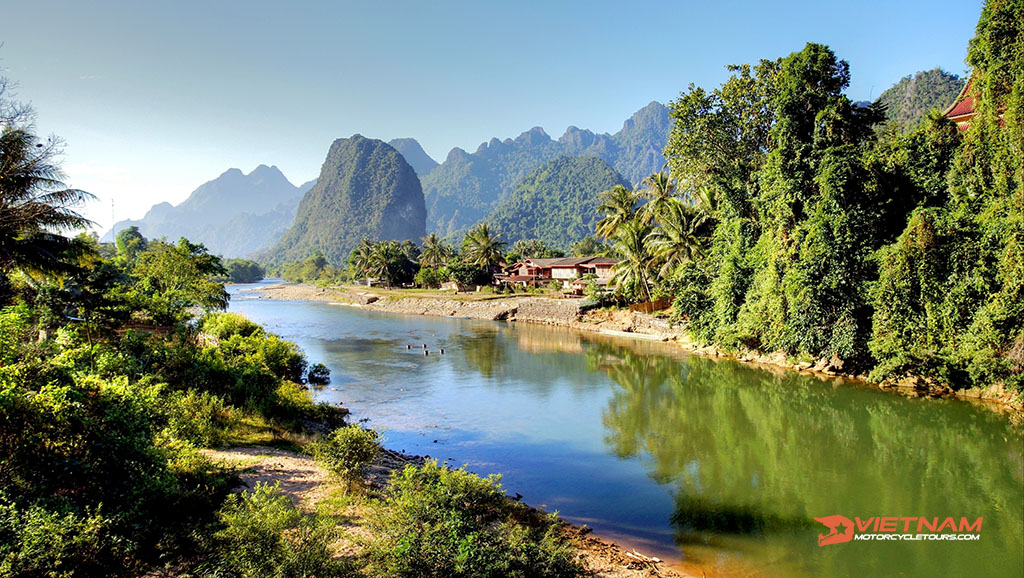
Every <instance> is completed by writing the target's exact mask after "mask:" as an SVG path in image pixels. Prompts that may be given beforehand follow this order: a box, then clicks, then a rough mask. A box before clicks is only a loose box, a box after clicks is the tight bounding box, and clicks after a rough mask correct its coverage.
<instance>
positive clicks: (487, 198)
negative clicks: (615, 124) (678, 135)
mask: <svg viewBox="0 0 1024 578" xmlns="http://www.w3.org/2000/svg"><path fill="white" fill-rule="evenodd" d="M670 128H671V120H670V118H669V116H668V108H667V107H665V105H663V104H661V103H659V102H657V101H652V102H651V103H649V104H648V105H647V106H645V107H643V108H641V109H640V110H637V111H636V112H634V113H633V114H632V115H631V116H630V117H629V118H628V119H626V120H625V121H623V123H622V128H621V129H620V130H619V131H618V132H616V133H614V134H608V133H594V132H593V131H590V130H587V129H580V128H578V127H576V126H569V127H568V128H567V129H566V130H565V132H564V133H563V134H562V136H561V137H559V139H558V140H553V139H552V138H551V137H550V135H548V133H547V132H546V131H545V130H544V129H543V128H542V127H539V126H535V127H532V128H530V129H529V130H526V131H523V132H522V133H520V134H519V135H518V136H516V137H515V138H505V139H498V138H496V137H495V138H491V139H490V140H488V141H485V142H482V143H480V145H479V146H478V147H477V148H476V150H475V151H474V152H472V153H469V152H466V150H464V149H462V148H459V147H455V148H452V149H451V150H450V151H449V152H448V156H447V157H446V158H445V161H444V162H443V163H441V165H440V166H438V167H437V168H436V169H434V170H433V171H432V172H431V173H430V174H429V175H427V176H426V177H425V178H423V181H422V182H423V194H424V197H425V200H426V203H427V229H428V230H429V231H431V232H435V233H438V234H440V235H442V236H450V235H454V234H456V233H458V232H459V231H461V230H464V229H466V228H467V227H469V226H471V225H473V224H475V223H476V222H478V221H479V220H480V219H482V218H484V217H485V216H486V215H487V214H488V213H489V212H490V211H491V210H493V209H494V208H495V207H496V206H497V204H498V203H500V202H501V201H502V200H503V199H504V198H505V197H507V196H508V194H509V193H510V192H511V191H512V190H513V189H514V188H515V187H516V186H517V185H518V184H519V182H520V181H521V180H522V179H523V178H524V177H526V175H527V174H528V173H530V172H531V171H533V170H534V169H536V168H537V167H539V166H541V165H543V164H544V163H547V162H549V161H551V160H554V159H556V158H558V157H562V156H584V157H585V156H595V157H598V158H601V159H602V160H604V161H605V162H607V163H608V164H609V165H611V166H612V168H614V169H615V170H616V171H617V172H619V173H620V174H621V175H622V176H623V177H625V178H626V180H627V181H629V182H630V183H631V184H633V185H636V184H638V183H639V182H640V181H641V180H642V179H643V178H644V177H646V176H648V175H650V174H651V173H653V172H656V171H658V170H660V169H661V168H662V167H663V165H664V159H663V158H662V157H661V151H662V149H663V148H664V146H665V143H666V142H667V140H668V133H669V130H670Z"/></svg>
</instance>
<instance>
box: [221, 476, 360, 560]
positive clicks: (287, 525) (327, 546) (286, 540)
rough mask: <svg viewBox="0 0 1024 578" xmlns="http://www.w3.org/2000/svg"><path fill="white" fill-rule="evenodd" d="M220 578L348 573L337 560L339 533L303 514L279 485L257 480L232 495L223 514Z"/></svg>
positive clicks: (316, 518) (226, 501)
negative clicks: (334, 547)
mask: <svg viewBox="0 0 1024 578" xmlns="http://www.w3.org/2000/svg"><path fill="white" fill-rule="evenodd" d="M218 517H219V518H220V521H221V523H222V524H223V525H224V527H223V529H221V530H220V531H219V532H217V533H216V535H215V538H216V540H217V551H216V554H217V556H216V557H217V559H218V562H216V563H215V566H216V568H215V569H214V571H213V572H211V574H213V575H215V576H232V577H238V578H300V577H306V576H317V577H319V578H329V577H334V576H345V575H347V574H346V572H345V571H344V570H343V568H342V567H341V565H340V564H339V563H338V562H336V561H335V560H334V559H333V550H332V547H331V544H332V543H333V542H334V540H335V538H336V537H337V536H336V531H335V529H334V527H333V526H332V525H331V524H330V523H329V522H328V521H327V520H326V519H321V518H319V517H315V516H304V515H303V514H302V513H301V512H299V511H298V510H297V509H295V506H294V505H292V502H291V500H290V499H288V497H287V496H285V495H284V494H282V493H281V488H280V485H279V484H274V485H273V486H271V485H268V484H262V483H258V484H256V487H255V488H254V489H253V491H252V492H244V493H242V494H233V495H230V496H228V498H227V500H225V502H224V506H223V507H222V508H221V510H220V512H219V513H218Z"/></svg>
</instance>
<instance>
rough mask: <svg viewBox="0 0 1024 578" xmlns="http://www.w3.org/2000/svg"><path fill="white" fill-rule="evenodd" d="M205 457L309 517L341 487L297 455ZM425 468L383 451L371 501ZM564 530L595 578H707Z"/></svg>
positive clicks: (351, 518) (350, 542) (346, 550)
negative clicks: (405, 472)
mask: <svg viewBox="0 0 1024 578" xmlns="http://www.w3.org/2000/svg"><path fill="white" fill-rule="evenodd" d="M203 453H204V454H205V455H206V456H207V457H209V458H210V459H212V460H214V461H215V462H218V463H221V464H223V465H226V466H228V467H231V468H234V469H236V471H238V473H239V478H240V481H241V483H242V485H241V486H240V487H238V488H236V491H243V490H246V489H251V488H254V487H256V484H257V483H265V484H274V483H277V484H279V487H280V489H281V491H282V492H283V493H284V495H286V496H288V497H289V498H290V499H291V500H292V502H293V503H294V504H295V505H296V507H298V508H299V509H300V510H302V511H303V512H306V513H313V512H316V511H317V507H318V505H319V504H320V503H322V502H323V501H324V500H326V499H327V498H329V497H330V495H331V493H332V490H333V489H334V486H335V484H336V481H334V480H333V479H332V478H331V477H330V475H328V473H327V472H326V471H325V470H324V469H323V468H322V467H320V465H319V464H317V463H316V462H314V461H313V459H312V458H311V457H309V456H306V455H302V454H297V453H295V452H290V451H286V450H281V449H275V448H267V447H239V448H224V449H219V450H204V452H203ZM423 462H424V458H421V457H417V456H406V455H403V454H399V453H396V452H393V451H390V450H384V451H383V452H382V453H381V454H380V456H378V458H377V459H376V461H375V462H374V463H373V464H372V465H371V466H370V467H369V468H368V469H367V472H366V474H365V478H364V479H365V483H366V487H367V490H368V494H369V495H368V497H369V498H370V499H373V498H374V497H375V496H376V497H378V498H379V495H380V492H382V491H383V490H384V489H385V488H386V486H387V484H388V480H389V478H390V475H391V472H392V471H394V470H398V469H401V468H403V467H405V466H406V465H407V464H413V465H421V464H423ZM366 509H367V506H366V505H365V504H363V505H361V504H360V502H359V501H358V500H354V501H353V502H352V505H350V506H348V507H347V510H346V512H345V516H343V517H342V525H341V527H342V529H343V530H344V531H345V534H343V536H344V537H343V538H342V539H341V541H340V543H338V544H336V545H335V547H336V548H337V549H338V551H339V553H340V555H341V556H343V557H349V558H355V557H358V556H359V555H360V554H361V553H362V549H363V546H362V545H361V544H360V538H362V539H365V538H366V537H367V536H368V530H367V528H366V525H365V517H366V514H367V512H366ZM563 530H564V532H565V533H566V535H567V536H569V537H571V538H572V539H573V540H574V541H575V543H576V551H577V559H578V560H579V562H580V563H581V564H582V565H583V566H584V567H585V568H586V569H587V570H588V571H590V572H592V573H593V576H595V577H596V578H639V577H641V576H664V577H666V578H697V577H698V576H707V574H706V573H705V572H704V571H702V570H701V569H700V568H697V567H693V566H692V565H685V564H683V563H668V562H665V561H662V560H659V559H658V558H655V557H648V556H645V555H643V554H641V553H639V552H637V551H636V550H635V549H633V548H631V547H629V546H620V545H619V544H616V543H614V542H611V541H607V540H603V539H601V538H598V537H596V536H594V535H592V534H590V533H589V532H588V531H586V530H584V529H583V528H581V527H579V526H575V525H572V524H568V523H567V524H565V526H564V528H563ZM716 576H718V574H716Z"/></svg>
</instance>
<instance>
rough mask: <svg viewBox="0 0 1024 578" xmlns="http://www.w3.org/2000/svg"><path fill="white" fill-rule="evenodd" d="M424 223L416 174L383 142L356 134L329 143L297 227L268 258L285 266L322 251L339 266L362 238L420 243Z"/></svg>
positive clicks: (301, 204)
mask: <svg viewBox="0 0 1024 578" xmlns="http://www.w3.org/2000/svg"><path fill="white" fill-rule="evenodd" d="M425 223H426V209H425V208H424V205H423V191H422V189H421V188H420V181H419V178H417V176H416V171H414V170H413V168H412V167H411V166H409V163H407V162H406V161H405V159H404V158H402V155H401V154H399V152H398V151H396V150H395V149H393V148H391V147H390V146H388V145H387V144H386V143H384V142H383V141H379V140H371V139H367V138H364V137H362V136H360V135H355V136H353V137H351V138H348V139H338V140H336V141H334V144H332V145H331V149H330V151H329V152H328V153H327V158H326V159H325V160H324V164H323V168H322V169H321V171H320V177H319V178H318V179H317V182H316V185H314V186H313V188H312V189H311V190H310V191H309V192H308V193H306V195H305V196H304V197H303V198H302V202H301V203H299V209H298V213H297V214H296V217H295V222H294V224H293V225H292V227H291V228H290V229H289V230H288V232H287V233H285V234H284V236H283V237H282V238H281V240H280V241H279V242H278V244H277V245H276V246H275V247H274V248H273V249H271V250H270V251H269V252H268V253H267V256H266V258H267V260H268V261H269V262H272V263H284V262H288V261H297V260H300V259H305V258H306V257H308V256H309V255H311V254H313V253H314V252H315V251H319V252H320V253H322V254H323V256H324V257H325V258H326V259H327V262H329V263H332V264H335V265H340V264H341V263H343V262H344V261H345V259H347V258H348V256H349V253H350V252H351V251H352V249H354V248H356V246H357V245H358V244H359V241H360V239H363V238H369V239H374V240H396V241H403V240H416V239H419V238H420V237H422V236H423V235H424V234H425V233H426V231H425Z"/></svg>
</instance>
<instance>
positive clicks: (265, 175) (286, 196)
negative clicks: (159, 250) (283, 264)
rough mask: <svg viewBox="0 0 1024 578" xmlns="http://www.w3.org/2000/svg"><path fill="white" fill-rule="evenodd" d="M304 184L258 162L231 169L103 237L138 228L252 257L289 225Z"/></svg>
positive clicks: (149, 233)
mask: <svg viewBox="0 0 1024 578" xmlns="http://www.w3.org/2000/svg"><path fill="white" fill-rule="evenodd" d="M307 185H309V183H305V184H304V185H303V186H302V187H296V186H295V185H293V184H292V183H291V181H289V180H288V178H287V177H285V176H284V174H283V173H282V172H281V171H280V169H278V168H277V167H276V166H274V165H270V166H268V165H264V164H261V165H258V166H257V167H256V168H254V169H253V170H252V171H250V172H249V173H248V174H245V173H243V172H242V171H241V169H238V168H229V169H227V170H226V171H224V172H223V173H221V174H220V175H219V176H218V177H217V178H215V179H211V180H209V181H207V182H205V183H203V184H201V185H199V187H197V188H196V189H195V190H194V191H192V193H190V194H189V196H188V198H186V199H185V200H184V201H182V202H181V203H179V204H178V205H171V204H170V203H168V202H166V201H165V202H161V203H157V204H156V205H153V206H152V207H151V208H150V209H149V210H148V211H147V212H146V214H145V216H143V217H142V218H141V219H138V220H133V219H127V220H122V221H118V222H117V223H115V224H114V226H113V227H111V229H110V231H108V232H107V233H106V234H104V235H103V237H102V239H101V240H103V241H105V242H110V241H113V239H114V237H115V235H116V232H119V231H122V230H124V229H125V228H127V227H131V226H136V227H139V231H140V232H141V233H142V234H143V235H145V236H146V237H148V238H159V237H166V238H168V239H170V240H172V241H173V240H177V239H178V238H179V237H187V238H189V239H190V240H192V241H193V242H199V243H203V244H204V245H206V247H207V248H208V249H209V250H210V251H211V252H213V253H216V254H221V255H224V256H225V257H240V256H250V255H252V254H255V253H256V252H258V251H260V250H262V249H265V248H266V247H268V246H269V245H271V244H273V243H274V242H275V241H276V240H277V236H279V234H280V233H281V232H283V229H284V228H286V227H287V226H288V225H289V224H290V222H291V219H292V218H293V217H294V214H295V209H296V208H297V207H298V202H299V199H300V198H301V197H302V195H303V193H305V189H304V187H306V186H307ZM250 227H256V229H255V230H249V228H250Z"/></svg>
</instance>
